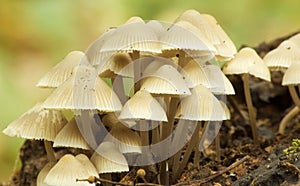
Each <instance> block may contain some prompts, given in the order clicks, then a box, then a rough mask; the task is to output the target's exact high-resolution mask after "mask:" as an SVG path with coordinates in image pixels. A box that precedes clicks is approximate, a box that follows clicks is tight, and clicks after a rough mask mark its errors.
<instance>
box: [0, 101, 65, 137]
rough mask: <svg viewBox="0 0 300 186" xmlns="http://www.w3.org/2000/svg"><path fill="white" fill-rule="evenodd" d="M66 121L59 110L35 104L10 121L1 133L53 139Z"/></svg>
mask: <svg viewBox="0 0 300 186" xmlns="http://www.w3.org/2000/svg"><path fill="white" fill-rule="evenodd" d="M67 122H68V121H67V120H66V118H65V117H64V116H63V114H62V113H61V112H60V111H57V110H48V109H45V108H42V107H41V104H36V105H35V106H34V107H32V108H31V109H29V110H28V111H27V112H25V113H24V114H22V115H21V116H20V117H19V118H18V119H16V120H14V121H13V122H12V123H10V124H9V125H8V126H7V127H6V128H5V129H4V130H3V133H4V134H6V135H8V136H16V137H21V138H26V139H35V140H42V139H44V140H47V141H54V138H55V136H56V135H57V134H58V132H59V131H60V130H61V129H62V128H63V127H64V126H65V124H66V123H67Z"/></svg>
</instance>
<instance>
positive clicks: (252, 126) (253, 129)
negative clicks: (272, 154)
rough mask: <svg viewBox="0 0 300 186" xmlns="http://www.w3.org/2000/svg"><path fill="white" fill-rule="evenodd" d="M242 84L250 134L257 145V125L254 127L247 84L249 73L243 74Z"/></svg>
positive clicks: (252, 108)
mask: <svg viewBox="0 0 300 186" xmlns="http://www.w3.org/2000/svg"><path fill="white" fill-rule="evenodd" d="M243 82H244V83H243V84H244V93H245V99H246V104H247V108H248V112H249V122H250V125H251V130H252V136H253V141H254V144H255V145H258V134H257V127H256V114H255V110H254V107H253V104H252V98H251V92H250V86H249V74H247V73H246V74H244V75H243Z"/></svg>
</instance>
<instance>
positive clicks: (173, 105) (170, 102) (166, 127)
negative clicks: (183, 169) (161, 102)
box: [161, 96, 179, 184]
mask: <svg viewBox="0 0 300 186" xmlns="http://www.w3.org/2000/svg"><path fill="white" fill-rule="evenodd" d="M165 102H166V104H167V116H168V122H163V127H162V136H161V140H164V139H166V138H167V137H168V136H169V135H171V133H172V131H173V127H174V117H175V114H176V110H177V105H178V102H179V99H178V98H175V97H174V98H173V97H169V96H167V97H166V98H165ZM169 144H171V141H169ZM169 147H170V145H167V147H166V148H165V150H166V151H167V152H168V151H169V150H168V148H169ZM167 152H165V153H167ZM167 161H168V160H165V161H163V162H161V179H162V180H161V181H162V184H168V183H169V173H168V172H167V169H166V166H167V163H168V162H167ZM171 161H172V160H170V162H169V164H171V165H172V162H171Z"/></svg>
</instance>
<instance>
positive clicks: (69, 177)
mask: <svg viewBox="0 0 300 186" xmlns="http://www.w3.org/2000/svg"><path fill="white" fill-rule="evenodd" d="M90 176H91V175H90V174H89V172H88V171H87V170H86V169H85V167H84V166H83V165H82V163H81V162H80V161H79V160H78V159H76V158H75V157H74V156H73V155H71V154H66V155H64V156H63V157H62V158H61V159H60V160H59V161H58V162H57V163H56V164H55V165H54V167H52V169H51V170H50V171H49V173H48V174H47V176H46V178H45V179H44V182H45V183H46V184H48V185H61V186H63V185H76V186H77V185H78V186H92V185H93V184H90V183H88V182H77V181H76V179H87V178H88V177H90Z"/></svg>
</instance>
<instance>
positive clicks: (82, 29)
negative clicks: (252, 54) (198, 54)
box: [0, 0, 300, 181]
mask: <svg viewBox="0 0 300 186" xmlns="http://www.w3.org/2000/svg"><path fill="white" fill-rule="evenodd" d="M299 7H300V1H299V0H284V1H283V0H264V1H262V0H226V1H224V0H206V1H204V0H202V1H201V0H185V1H182V0H173V1H166V0H165V1H163V0H148V1H145V0H109V1H104V0H98V1H91V0H74V1H71V0H69V1H68V0H66V1H59V0H52V1H38V0H27V1H21V0H1V1H0V129H1V131H2V130H3V129H4V128H5V127H6V126H7V125H8V124H9V123H10V122H11V121H13V120H14V119H15V118H17V117H18V116H19V115H21V114H22V113H23V112H25V111H26V110H27V109H29V108H30V107H31V106H33V105H34V104H35V103H36V102H38V101H42V100H43V99H44V98H45V97H46V96H47V95H48V94H49V93H50V91H49V90H42V89H38V88H36V87H35V84H36V83H37V81H38V80H39V78H40V77H41V76H42V75H43V74H44V73H46V72H47V70H48V69H50V68H51V66H53V65H54V64H55V63H57V62H59V61H60V60H61V59H62V58H63V57H64V56H65V55H66V54H67V53H68V52H70V51H72V50H85V49H86V48H87V47H88V46H89V44H91V43H92V42H93V41H94V40H95V39H96V38H97V37H99V36H100V34H101V33H102V32H103V31H104V30H105V29H107V28H109V27H113V26H118V25H120V24H122V23H123V22H124V21H126V20H127V19H128V18H129V17H131V16H134V15H138V16H141V17H142V18H143V19H146V20H151V19H158V20H162V21H167V22H171V21H173V20H174V19H175V18H176V17H177V16H178V15H179V14H180V13H182V12H183V11H184V10H186V9H190V8H193V9H196V10H198V11H199V12H200V13H209V14H212V15H213V16H215V17H216V18H217V20H218V21H219V23H220V24H221V25H222V27H223V28H224V30H225V31H226V32H227V33H228V35H229V36H230V37H231V38H232V40H233V41H234V43H235V44H236V46H237V47H239V46H240V45H241V44H248V45H250V46H255V45H257V44H258V43H260V42H262V41H269V40H271V39H274V38H276V37H279V36H283V35H286V34H289V33H291V32H294V31H297V30H299V29H300V22H299V20H300V13H299ZM22 143H23V140H21V139H17V138H11V137H7V136H5V135H3V134H2V133H1V134H0V181H3V180H8V178H9V176H10V174H11V172H12V171H13V167H14V164H15V162H16V161H15V160H16V159H17V153H18V149H19V147H20V146H21V145H22Z"/></svg>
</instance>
